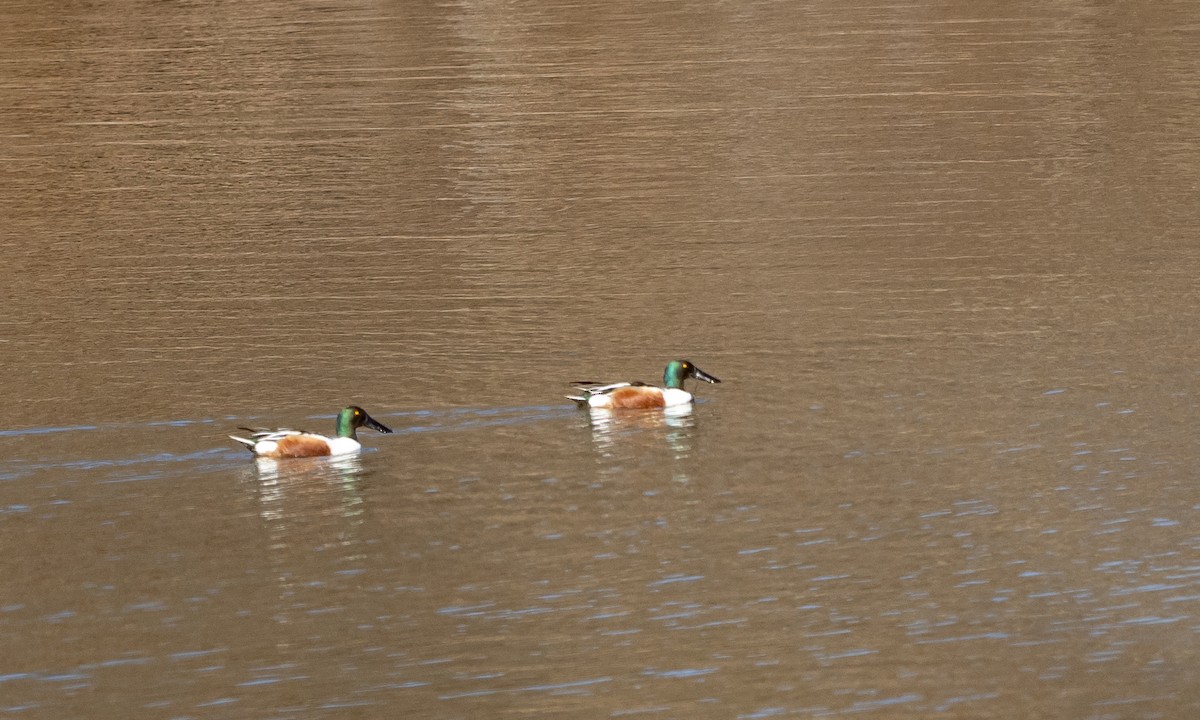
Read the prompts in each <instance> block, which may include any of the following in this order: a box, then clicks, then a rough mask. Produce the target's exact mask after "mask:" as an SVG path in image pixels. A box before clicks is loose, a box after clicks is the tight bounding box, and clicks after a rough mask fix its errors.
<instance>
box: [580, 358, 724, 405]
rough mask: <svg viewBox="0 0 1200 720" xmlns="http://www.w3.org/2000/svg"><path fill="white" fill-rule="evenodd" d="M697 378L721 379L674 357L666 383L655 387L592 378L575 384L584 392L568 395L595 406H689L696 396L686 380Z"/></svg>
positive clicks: (666, 373) (665, 371)
mask: <svg viewBox="0 0 1200 720" xmlns="http://www.w3.org/2000/svg"><path fill="white" fill-rule="evenodd" d="M688 378H696V379H697V380H703V381H705V382H710V383H719V382H721V381H720V380H718V379H717V378H715V377H713V376H712V375H709V374H708V373H706V372H704V371H703V370H701V369H700V368H698V367H696V366H695V364H693V363H692V362H691V361H689V360H672V361H671V362H669V363H667V369H666V370H664V371H663V386H664V387H655V386H654V385H647V384H646V383H642V382H619V383H608V384H602V383H598V382H592V381H590V380H580V381H578V382H576V383H575V389H576V390H578V391H579V392H580V393H582V395H568V396H567V398H568V399H570V400H574V401H575V403H576V404H577V405H579V406H580V407H593V408H660V407H674V406H677V405H686V404H688V403H690V402H692V401H693V400H694V399H695V398H693V397H692V394H691V393H690V392H688V391H687V390H684V389H683V381H684V380H686V379H688Z"/></svg>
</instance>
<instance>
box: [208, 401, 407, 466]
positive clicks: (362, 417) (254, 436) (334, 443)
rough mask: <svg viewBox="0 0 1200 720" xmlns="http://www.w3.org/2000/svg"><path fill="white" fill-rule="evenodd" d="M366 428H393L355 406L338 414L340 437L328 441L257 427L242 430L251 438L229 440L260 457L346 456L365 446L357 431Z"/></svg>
mask: <svg viewBox="0 0 1200 720" xmlns="http://www.w3.org/2000/svg"><path fill="white" fill-rule="evenodd" d="M363 425H366V426H367V427H369V428H371V429H372V430H376V431H378V432H381V433H390V432H391V431H392V429H391V428H389V427H387V426H386V425H383V424H382V423H380V422H378V421H377V420H375V418H373V417H371V416H370V415H368V414H367V411H366V410H363V409H362V408H360V407H358V406H357V405H351V406H350V407H348V408H346V409H345V410H342V411H341V412H340V413H338V417H337V437H333V438H328V437H325V436H324V435H317V434H316V433H310V432H305V431H304V430H288V429H284V428H281V429H279V430H262V429H255V428H247V427H244V428H239V429H240V430H245V431H247V432H249V433H250V437H249V438H242V437H238V436H236V435H230V436H229V437H230V438H232V439H234V440H236V441H238V442H240V443H241V444H243V445H245V446H246V447H247V448H249V449H250V452H252V453H254V454H255V455H258V456H259V457H267V458H274V459H279V458H299V457H318V456H321V455H346V454H348V453H354V452H358V451H359V449H360V448H361V447H362V445H360V444H359V442H358V435H357V434H355V431H356V430H358V428H360V427H362V426H363Z"/></svg>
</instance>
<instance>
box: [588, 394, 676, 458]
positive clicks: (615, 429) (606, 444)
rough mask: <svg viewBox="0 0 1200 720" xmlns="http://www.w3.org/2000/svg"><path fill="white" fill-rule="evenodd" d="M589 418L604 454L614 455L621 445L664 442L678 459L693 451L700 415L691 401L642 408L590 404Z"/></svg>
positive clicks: (597, 447) (594, 439) (595, 438)
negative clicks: (600, 406) (615, 408)
mask: <svg viewBox="0 0 1200 720" xmlns="http://www.w3.org/2000/svg"><path fill="white" fill-rule="evenodd" d="M587 421H588V426H589V427H590V428H591V431H592V443H593V444H594V445H595V447H596V449H597V450H599V451H600V453H601V455H602V456H603V457H609V458H611V457H613V456H614V453H615V451H617V450H618V449H627V448H629V447H631V446H632V447H643V446H644V444H645V443H646V442H650V443H651V444H653V445H658V444H659V443H660V442H661V443H664V444H665V445H666V446H667V448H668V449H670V450H671V452H672V454H673V455H674V457H675V459H676V460H682V459H683V458H686V457H687V456H688V455H690V454H691V451H692V432H693V430H694V429H695V427H696V416H695V414H694V412H693V405H692V404H691V403H687V404H686V405H675V406H673V407H667V408H663V409H661V410H641V411H627V410H610V409H607V408H590V409H589V410H588V413H587Z"/></svg>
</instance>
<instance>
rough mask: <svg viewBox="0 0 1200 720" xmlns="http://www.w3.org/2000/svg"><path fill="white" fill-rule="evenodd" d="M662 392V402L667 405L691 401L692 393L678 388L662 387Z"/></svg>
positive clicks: (683, 403)
mask: <svg viewBox="0 0 1200 720" xmlns="http://www.w3.org/2000/svg"><path fill="white" fill-rule="evenodd" d="M662 393H663V402H664V403H666V405H667V407H672V406H674V405H686V404H688V403H690V402H691V401H692V394H691V393H690V392H688V391H687V390H682V389H680V388H664V389H663V391H662Z"/></svg>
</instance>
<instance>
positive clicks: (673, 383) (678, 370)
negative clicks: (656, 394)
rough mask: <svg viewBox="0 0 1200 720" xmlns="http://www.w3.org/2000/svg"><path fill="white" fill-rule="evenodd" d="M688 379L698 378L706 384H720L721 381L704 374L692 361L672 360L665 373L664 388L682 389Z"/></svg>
mask: <svg viewBox="0 0 1200 720" xmlns="http://www.w3.org/2000/svg"><path fill="white" fill-rule="evenodd" d="M688 378H696V379H697V380H703V381H704V382H710V383H719V382H721V381H720V380H718V379H716V378H715V377H713V376H712V375H709V374H708V373H706V372H704V371H703V370H701V369H700V368H698V367H696V366H695V364H694V363H692V362H691V361H690V360H672V361H671V362H669V363H667V369H666V370H664V371H663V386H664V387H669V388H682V387H683V381H684V380H687V379H688Z"/></svg>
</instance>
